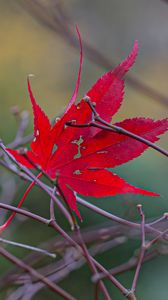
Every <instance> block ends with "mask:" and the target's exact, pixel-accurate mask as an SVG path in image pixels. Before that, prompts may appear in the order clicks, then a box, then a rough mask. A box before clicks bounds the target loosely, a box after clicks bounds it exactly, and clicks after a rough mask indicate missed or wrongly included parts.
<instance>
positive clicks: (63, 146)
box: [8, 28, 168, 218]
mask: <svg viewBox="0 0 168 300" xmlns="http://www.w3.org/2000/svg"><path fill="white" fill-rule="evenodd" d="M77 32H78V28H77ZM78 36H79V42H80V66H79V71H78V77H77V82H76V86H75V90H74V93H73V95H72V97H71V99H70V102H69V104H68V106H67V108H66V110H65V113H64V115H63V116H62V118H61V119H60V120H59V121H58V122H57V123H56V124H55V125H54V126H51V125H50V122H49V120H48V117H47V116H46V115H45V113H44V112H43V111H42V109H41V108H40V106H39V105H38V104H37V102H36V100H35V98H34V96H33V93H32V90H31V86H30V82H29V80H28V90H29V95H30V99H31V102H32V107H33V113H34V137H35V139H34V141H33V142H32V143H31V149H32V150H31V151H29V150H28V151H27V152H26V156H23V155H21V154H20V153H19V152H18V151H17V150H8V151H10V153H11V154H13V155H14V156H15V158H16V159H17V160H18V161H19V162H21V163H22V164H23V165H25V166H27V167H28V168H32V167H33V166H34V165H39V166H40V167H41V168H42V171H44V172H45V173H46V174H47V175H48V176H49V177H50V178H52V179H57V182H58V185H59V188H60V189H61V191H62V193H63V195H64V197H65V198H66V201H67V203H68V205H69V207H70V208H71V209H72V210H73V211H74V212H75V213H76V214H77V215H78V217H79V218H81V216H80V213H79V211H78V208H77V204H76V196H75V193H74V191H76V192H78V193H80V194H82V195H84V196H94V197H104V196H113V195H116V194H124V193H135V194H142V195H149V196H156V195H157V194H156V193H153V192H149V191H145V190H143V189H140V188H137V187H134V186H132V185H130V184H129V183H127V182H126V181H124V179H122V178H120V177H118V176H117V175H115V174H113V173H111V172H109V171H107V170H103V169H104V168H111V167H114V166H117V165H120V164H122V163H126V162H128V161H129V160H131V159H134V158H135V157H138V156H139V155H141V154H142V152H144V150H145V149H147V147H148V146H147V145H145V144H143V143H142V142H139V141H137V140H135V139H133V138H130V137H128V136H125V135H122V134H118V133H115V132H109V131H105V130H102V129H98V130H97V129H95V128H90V127H87V128H78V127H67V125H66V122H67V121H73V122H75V123H76V124H79V123H82V124H85V123H88V122H90V121H91V119H92V112H91V109H90V108H89V106H88V104H87V103H86V101H85V100H84V99H82V100H81V101H80V103H79V104H78V105H75V104H74V102H75V100H76V97H77V94H78V89H79V83H80V76H81V68H82V44H81V38H80V34H79V32H78ZM137 51H138V43H137V42H135V44H134V47H133V49H132V51H131V53H130V55H129V56H128V57H127V58H126V59H125V60H124V61H123V62H122V63H121V64H120V65H118V66H117V67H116V68H115V69H114V70H112V71H110V72H107V73H106V74H104V75H103V76H102V77H101V78H100V79H99V80H98V81H97V82H96V83H95V84H94V85H93V87H92V88H91V89H90V90H89V92H88V93H87V94H86V95H87V96H89V97H90V98H91V101H92V102H95V104H96V111H97V112H98V113H99V114H100V116H101V117H102V118H103V119H104V120H106V121H108V122H109V121H110V120H111V118H112V116H113V115H114V114H115V113H116V112H117V110H118V109H119V107H120V105H121V103H122V100H123V88H124V81H123V76H124V75H125V73H126V72H127V71H128V70H129V68H130V67H131V66H132V65H133V63H134V61H135V58H136V55H137ZM116 125H118V126H120V127H123V128H125V129H127V130H128V131H131V132H132V133H135V134H137V135H139V136H141V137H143V138H145V139H148V140H149V141H152V142H155V141H157V140H158V136H159V135H160V134H162V133H164V132H165V131H166V130H167V129H168V120H167V119H165V120H160V121H153V120H152V119H145V118H134V119H130V120H125V121H123V122H121V123H117V124H116ZM31 162H32V163H31ZM93 168H95V169H94V170H93Z"/></svg>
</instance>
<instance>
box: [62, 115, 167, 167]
mask: <svg viewBox="0 0 168 300" xmlns="http://www.w3.org/2000/svg"><path fill="white" fill-rule="evenodd" d="M115 125H117V126H119V127H122V128H124V129H126V130H128V131H130V132H132V133H135V134H137V135H139V136H140V137H143V138H145V139H147V140H149V141H151V142H156V141H157V140H158V139H159V138H158V136H159V135H161V134H162V133H164V132H165V131H166V130H167V129H168V119H163V120H158V121H154V120H152V119H149V118H134V119H128V120H124V121H123V122H120V123H116V124H115ZM147 148H148V146H147V145H146V144H144V143H142V142H139V141H137V140H135V139H133V138H131V137H128V136H126V135H123V134H118V133H115V132H109V131H101V132H99V133H98V134H97V135H95V136H94V137H93V138H90V139H88V140H86V141H84V143H83V144H82V147H81V163H82V165H83V164H84V163H85V165H86V166H87V167H88V166H89V167H98V168H112V167H115V166H118V165H121V164H123V163H126V162H128V161H130V160H132V159H134V158H136V157H138V156H139V155H141V154H142V153H143V152H144V151H145V150H146V149H147ZM63 161H64V158H63V157H62V162H63ZM74 164H75V161H74ZM78 166H80V162H78Z"/></svg>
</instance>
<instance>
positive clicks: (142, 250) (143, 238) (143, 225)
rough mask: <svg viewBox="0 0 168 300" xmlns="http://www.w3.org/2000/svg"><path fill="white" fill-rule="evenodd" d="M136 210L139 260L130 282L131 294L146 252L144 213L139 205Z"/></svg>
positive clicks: (133, 291) (134, 288)
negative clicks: (139, 230)
mask: <svg viewBox="0 0 168 300" xmlns="http://www.w3.org/2000/svg"><path fill="white" fill-rule="evenodd" d="M137 208H138V211H139V214H140V216H141V249H140V254H139V259H138V263H137V267H136V270H135V275H134V279H133V282H132V287H131V291H132V293H135V290H136V286H137V282H138V278H139V273H140V269H141V266H142V261H143V259H144V255H145V251H146V244H145V215H144V212H143V210H142V205H141V204H138V205H137Z"/></svg>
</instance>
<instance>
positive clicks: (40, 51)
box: [0, 0, 168, 300]
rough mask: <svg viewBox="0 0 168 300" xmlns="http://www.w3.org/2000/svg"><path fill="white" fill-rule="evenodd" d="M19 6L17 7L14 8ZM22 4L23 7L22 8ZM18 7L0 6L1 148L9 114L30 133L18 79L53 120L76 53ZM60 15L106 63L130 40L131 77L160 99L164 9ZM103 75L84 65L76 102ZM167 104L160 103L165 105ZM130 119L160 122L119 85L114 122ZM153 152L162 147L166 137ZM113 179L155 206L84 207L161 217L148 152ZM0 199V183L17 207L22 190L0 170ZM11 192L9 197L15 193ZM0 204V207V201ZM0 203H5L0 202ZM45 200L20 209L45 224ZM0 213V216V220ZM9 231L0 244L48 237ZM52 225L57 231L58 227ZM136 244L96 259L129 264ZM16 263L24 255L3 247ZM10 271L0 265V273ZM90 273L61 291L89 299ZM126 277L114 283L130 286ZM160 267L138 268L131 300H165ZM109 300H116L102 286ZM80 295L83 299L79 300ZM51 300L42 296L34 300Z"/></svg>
mask: <svg viewBox="0 0 168 300" xmlns="http://www.w3.org/2000/svg"><path fill="white" fill-rule="evenodd" d="M22 2H23V1H22ZM27 2H28V1H27ZM19 3H20V2H19V1H16V0H15V1H10V0H9V1H0V137H1V138H2V139H3V141H4V142H5V144H7V143H9V142H11V141H12V140H13V139H14V137H15V134H16V131H17V122H16V120H15V117H14V116H13V115H12V114H11V107H13V106H18V107H19V108H20V110H28V111H29V113H30V125H29V126H28V129H27V133H31V132H32V129H33V118H32V110H31V105H30V101H29V99H28V95H27V88H26V77H27V75H28V74H30V73H33V74H34V75H35V77H34V78H33V79H32V87H33V90H34V94H35V95H36V98H37V100H38V102H39V103H40V105H41V106H42V107H43V109H44V110H45V111H46V113H47V114H48V115H49V117H50V118H53V117H55V116H56V115H59V114H60V113H61V112H62V111H63V109H64V108H65V105H66V104H67V103H68V100H69V98H70V97H71V94H72V91H73V88H74V85H75V80H76V76H77V70H78V64H79V53H78V52H79V51H77V50H76V49H74V48H73V47H71V45H70V44H69V43H68V41H66V40H65V38H63V37H62V36H61V35H58V34H57V33H56V32H53V31H51V30H49V28H47V27H45V26H44V25H43V24H40V23H39V22H37V20H35V19H34V18H33V17H32V16H30V14H29V13H27V12H26V11H25V10H24V8H23V6H22V8H21V7H20V5H19ZM62 9H63V10H65V12H66V14H67V15H68V16H70V18H71V22H72V24H74V28H73V30H74V32H75V24H76V23H77V24H78V26H79V28H80V32H81V35H82V38H83V40H84V41H86V42H88V43H89V44H90V45H92V46H93V47H94V48H96V49H98V51H100V52H101V53H102V54H103V55H104V56H105V57H106V58H107V59H109V60H112V61H114V62H115V63H116V64H117V63H119V62H120V61H121V59H123V58H125V57H126V56H127V54H128V52H129V51H130V49H131V47H132V45H133V42H134V40H135V39H138V41H139V48H140V49H139V55H138V58H137V61H136V64H135V66H134V68H133V69H132V70H131V72H130V73H131V75H132V76H133V77H134V78H137V79H138V80H140V81H142V82H144V83H145V84H146V85H148V86H150V87H153V88H154V89H155V90H157V91H158V92H160V93H162V94H163V95H165V96H168V89H167V86H168V85H167V78H168V4H167V3H166V1H165V2H164V1H161V0H148V1H145V0H141V1H138V0H125V1H122V0H104V1H101V0H97V1H95V0H93V1H89V0H84V1H82V0H80V1H79V0H78V1H77V0H69V1H62ZM106 70H107V69H105V68H103V67H100V66H99V65H98V64H94V63H93V61H91V60H88V59H87V58H86V57H84V66H83V73H82V81H81V87H80V93H79V99H80V97H82V95H83V94H84V93H85V92H86V91H87V90H88V89H89V88H90V86H91V85H92V84H93V83H94V82H95V80H96V79H97V78H98V77H99V76H100V75H101V74H102V73H103V72H105V71H106ZM167 103H168V102H167ZM132 116H146V117H148V116H149V117H153V118H156V119H159V118H164V117H166V116H167V106H166V103H165V102H163V101H159V100H158V99H154V98H152V97H149V96H146V95H144V94H143V93H141V92H140V91H139V90H137V89H135V88H134V89H133V88H132V87H131V85H130V84H129V82H128V83H127V84H126V93H125V101H124V104H123V106H122V108H121V109H120V111H119V113H118V114H117V115H116V116H115V118H114V120H115V121H116V120H117V121H118V120H122V119H125V118H127V117H132ZM159 145H161V146H162V147H165V148H166V147H167V146H168V143H167V138H166V136H164V137H162V138H161V140H160V141H159ZM115 171H116V173H117V174H119V175H121V176H122V177H124V178H125V179H127V180H128V181H129V182H130V183H133V184H135V185H137V186H140V187H143V188H146V189H149V190H153V191H156V192H158V193H160V197H158V198H149V197H142V196H120V197H113V198H109V199H102V200H95V199H89V201H91V202H93V203H95V201H96V204H97V205H98V206H100V207H102V208H104V209H106V210H108V211H111V212H112V213H114V214H117V215H119V216H122V217H126V218H128V219H132V220H136V219H138V214H137V210H136V204H137V203H142V204H143V207H144V211H145V215H146V218H149V219H150V218H155V217H158V216H159V215H162V214H163V213H164V212H166V211H167V210H168V199H167V178H168V170H167V161H166V158H165V157H164V156H163V155H161V154H159V153H157V152H156V151H154V150H152V149H149V150H148V151H147V152H146V153H144V154H143V155H142V156H141V157H140V158H138V159H136V160H135V161H132V162H130V163H127V164H126V165H124V166H122V167H119V168H116V170H115ZM0 175H1V178H0V181H1V186H2V187H1V198H2V196H3V193H4V187H5V186H6V185H5V184H6V183H8V184H9V183H10V185H8V186H10V189H11V194H13V196H14V199H15V201H13V204H16V203H17V200H18V199H19V198H20V196H21V194H22V193H23V191H24V190H25V186H26V184H25V183H23V182H21V181H20V180H19V179H18V178H16V177H14V176H12V177H11V174H9V173H8V172H7V171H4V170H2V169H0ZM16 186H17V189H16ZM1 200H2V199H1ZM3 201H4V202H5V199H4V197H3ZM48 203H49V202H48V198H47V196H46V195H44V194H43V193H42V192H41V191H39V190H38V189H37V188H34V190H33V191H32V193H31V195H29V197H28V199H27V201H26V203H25V206H26V207H27V208H29V209H30V210H32V211H34V212H38V213H39V214H42V215H45V216H48V214H47V213H48V211H47V210H48ZM80 209H81V212H82V214H83V216H84V222H83V224H82V225H81V227H82V228H84V227H88V226H90V225H96V224H101V223H103V222H105V220H104V219H103V218H101V217H99V216H98V215H94V214H93V213H91V212H89V211H88V210H86V209H83V208H82V207H80ZM1 214H2V212H0V215H1ZM15 222H16V226H15V228H14V227H12V228H10V229H9V230H8V231H7V232H6V233H4V234H3V237H6V238H9V239H13V240H16V241H21V242H25V243H29V244H33V245H38V244H39V243H41V242H42V241H44V240H46V239H47V238H49V237H50V236H51V237H52V236H54V234H53V232H52V231H51V230H49V229H48V228H44V227H43V226H41V225H39V224H35V223H33V222H31V221H28V220H23V219H21V218H20V219H19V217H17V218H16V220H15ZM60 222H62V224H63V223H64V221H63V220H61V216H60ZM138 245H139V241H134V240H129V242H128V243H127V244H125V245H124V246H119V247H117V248H116V249H113V250H112V251H109V252H106V253H105V254H103V255H101V256H99V259H100V261H101V262H102V263H103V264H104V265H106V266H108V267H109V268H110V267H112V266H116V265H117V264H120V263H122V262H124V261H126V260H128V259H129V257H131V256H132V254H133V253H134V251H135V249H136V248H137V246H138ZM7 248H8V250H10V251H11V252H13V253H15V254H16V255H18V256H19V257H22V256H24V255H25V254H26V253H27V251H25V250H24V251H23V250H20V249H16V248H14V247H11V246H10V247H9V246H8V247H7ZM10 267H11V265H10V264H9V263H7V262H6V261H5V260H4V259H2V258H0V273H1V274H2V273H3V272H4V271H6V270H7V269H9V268H10ZM89 275H90V273H89V270H88V268H87V267H86V266H85V267H83V268H82V269H81V270H78V271H76V272H74V273H73V274H71V275H70V276H69V277H68V278H67V279H65V280H63V281H62V282H61V286H62V287H65V288H66V289H67V290H69V291H71V292H72V294H74V295H75V296H76V297H77V299H79V300H84V299H92V291H93V286H92V284H91V281H90V276H89ZM132 276H133V271H129V272H126V273H125V274H122V275H120V276H118V278H119V279H120V280H121V281H122V282H123V283H124V284H125V285H126V286H128V287H129V286H130V284H131V279H132ZM167 278H168V259H167V257H166V256H159V257H158V258H156V259H155V260H153V261H150V262H148V263H147V264H145V265H143V268H142V271H141V275H140V279H139V283H138V289H137V296H138V299H143V300H147V299H148V300H155V299H160V300H165V299H167V294H168V287H167ZM107 286H108V287H109V291H111V295H113V299H117V300H120V299H124V298H123V297H122V296H121V295H120V294H119V292H118V291H117V290H116V289H115V288H113V287H112V286H111V284H110V283H109V282H108V281H107ZM82 289H83V291H84V293H82V292H81V290H82ZM6 297H7V291H6V290H5V291H4V290H2V291H0V299H1V300H4V299H6ZM46 297H48V299H51V300H52V299H59V297H58V298H55V295H53V294H52V293H51V292H49V291H47V290H45V291H42V292H40V293H39V294H37V295H36V296H35V297H34V299H36V300H38V299H41V300H42V299H46Z"/></svg>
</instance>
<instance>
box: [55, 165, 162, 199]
mask: <svg viewBox="0 0 168 300" xmlns="http://www.w3.org/2000/svg"><path fill="white" fill-rule="evenodd" d="M60 178H61V179H62V180H63V181H64V182H67V183H68V185H69V186H70V187H71V188H72V189H73V190H75V191H76V192H77V193H79V194H82V195H84V196H93V197H105V196H114V195H116V194H125V193H134V194H142V195H149V196H157V194H156V193H153V192H148V191H145V190H142V189H140V188H136V187H134V186H132V185H130V184H128V183H127V182H126V181H125V180H124V179H122V178H120V177H118V176H117V175H116V174H113V173H112V172H109V171H107V170H97V171H93V170H80V169H77V170H74V171H73V172H71V170H70V171H69V170H67V172H66V173H65V171H64V172H63V173H61V174H60Z"/></svg>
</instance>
